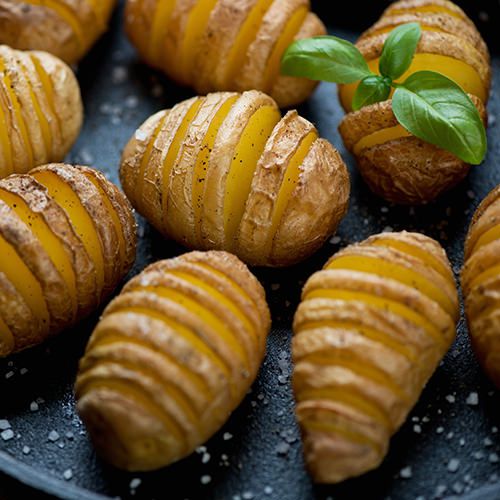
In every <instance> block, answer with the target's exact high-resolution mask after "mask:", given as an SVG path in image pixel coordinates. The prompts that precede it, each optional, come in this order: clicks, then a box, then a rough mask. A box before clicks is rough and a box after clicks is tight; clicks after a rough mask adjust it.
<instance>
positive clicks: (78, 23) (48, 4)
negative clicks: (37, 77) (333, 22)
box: [0, 0, 117, 64]
mask: <svg viewBox="0 0 500 500" xmlns="http://www.w3.org/2000/svg"><path fill="white" fill-rule="evenodd" d="M116 3H117V2H116V0H91V1H87V2H83V1H81V0H56V1H54V0H44V1H40V0H26V1H21V0H0V43H5V44H6V45H9V46H11V47H13V48H16V49H20V50H44V51H46V52H50V53H51V54H54V55H56V56H57V57H59V58H61V59H62V60H63V61H65V62H67V63H68V64H73V63H76V62H78V61H79V60H80V59H81V58H82V57H83V56H84V55H85V54H86V53H87V52H88V51H89V50H90V48H91V47H92V45H94V42H95V41H96V40H97V39H98V38H99V37H100V36H101V35H102V34H103V33H104V32H105V31H106V30H107V27H108V22H109V19H110V17H111V14H112V12H113V9H114V7H115V5H116Z"/></svg>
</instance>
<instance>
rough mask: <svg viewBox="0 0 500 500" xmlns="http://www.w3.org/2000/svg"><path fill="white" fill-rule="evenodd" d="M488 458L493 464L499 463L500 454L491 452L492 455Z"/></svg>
mask: <svg viewBox="0 0 500 500" xmlns="http://www.w3.org/2000/svg"><path fill="white" fill-rule="evenodd" d="M488 460H489V461H490V462H491V463H492V464H497V463H498V462H499V461H500V458H499V457H498V455H497V454H496V453H490V456H489V457H488Z"/></svg>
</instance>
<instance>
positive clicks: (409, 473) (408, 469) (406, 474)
mask: <svg viewBox="0 0 500 500" xmlns="http://www.w3.org/2000/svg"><path fill="white" fill-rule="evenodd" d="M399 475H400V476H401V477H402V478H403V479H409V478H410V477H411V476H412V470H411V467H410V466H408V467H405V468H403V469H401V470H400V472H399Z"/></svg>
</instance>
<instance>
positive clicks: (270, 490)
mask: <svg viewBox="0 0 500 500" xmlns="http://www.w3.org/2000/svg"><path fill="white" fill-rule="evenodd" d="M272 492H273V489H272V488H271V486H266V487H265V488H264V493H265V494H266V495H270V494H271V493H272Z"/></svg>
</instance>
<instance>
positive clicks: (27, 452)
mask: <svg viewBox="0 0 500 500" xmlns="http://www.w3.org/2000/svg"><path fill="white" fill-rule="evenodd" d="M30 452H31V448H30V447H29V446H24V447H23V453H24V454H25V455H29V453H30Z"/></svg>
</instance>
